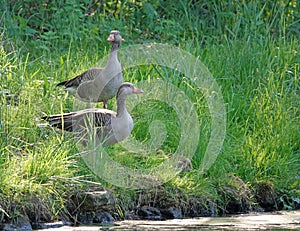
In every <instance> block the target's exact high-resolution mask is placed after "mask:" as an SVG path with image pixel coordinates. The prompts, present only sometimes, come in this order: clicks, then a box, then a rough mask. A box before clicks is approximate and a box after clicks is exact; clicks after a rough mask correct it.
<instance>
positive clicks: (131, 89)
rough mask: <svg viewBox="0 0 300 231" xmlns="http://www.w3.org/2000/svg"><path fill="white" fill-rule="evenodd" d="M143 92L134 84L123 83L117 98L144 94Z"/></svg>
mask: <svg viewBox="0 0 300 231" xmlns="http://www.w3.org/2000/svg"><path fill="white" fill-rule="evenodd" d="M142 93H144V92H143V90H141V89H138V88H136V87H135V86H134V85H133V84H132V83H126V82H125V83H122V84H121V86H120V87H119V90H118V92H117V98H119V97H122V96H123V97H124V96H126V95H130V94H142Z"/></svg>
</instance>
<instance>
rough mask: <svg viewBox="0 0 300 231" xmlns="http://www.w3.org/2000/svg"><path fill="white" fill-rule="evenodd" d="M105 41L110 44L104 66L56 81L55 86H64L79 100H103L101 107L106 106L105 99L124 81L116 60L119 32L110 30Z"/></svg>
mask: <svg viewBox="0 0 300 231" xmlns="http://www.w3.org/2000/svg"><path fill="white" fill-rule="evenodd" d="M107 41H109V42H112V46H111V50H110V54H109V57H108V62H107V64H106V66H105V67H104V68H91V69H89V70H87V71H85V72H83V73H82V74H80V75H78V76H75V77H74V78H72V79H69V80H66V81H63V82H60V83H58V84H57V86H64V87H65V90H67V91H68V92H69V93H71V94H72V95H74V96H75V97H76V98H78V99H80V100H81V101H84V102H87V103H89V104H90V103H96V102H103V107H104V108H107V101H108V100H109V99H111V98H113V97H114V96H115V95H116V93H117V91H118V88H119V87H120V85H121V83H123V82H124V80H123V75H122V68H121V64H120V63H119V60H118V49H119V47H120V45H121V41H122V37H121V35H120V32H119V31H116V30H113V31H111V32H110V35H109V37H108V38H107Z"/></svg>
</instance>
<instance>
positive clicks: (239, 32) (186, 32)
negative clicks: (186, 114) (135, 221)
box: [0, 1, 300, 221]
mask: <svg viewBox="0 0 300 231" xmlns="http://www.w3.org/2000/svg"><path fill="white" fill-rule="evenodd" d="M29 2H30V1H29ZM74 2H75V1H70V2H69V3H68V4H66V5H63V6H62V8H57V7H58V6H55V4H53V3H54V2H51V1H50V3H49V4H50V5H49V9H51V10H50V11H47V10H46V9H45V8H43V6H41V5H40V6H39V7H40V9H41V10H40V12H37V9H38V8H35V7H34V6H33V5H30V3H28V4H29V5H30V6H27V5H26V4H27V3H21V2H18V3H17V4H16V5H14V6H11V5H10V3H9V2H5V3H3V4H2V5H1V9H3V10H4V11H3V12H4V13H3V14H2V17H1V19H0V20H1V21H0V22H1V26H0V27H1V29H2V31H3V33H2V34H1V35H0V36H1V47H0V59H1V60H0V92H1V94H0V100H1V113H0V136H1V140H0V153H1V158H0V172H1V178H0V218H1V219H4V218H3V216H1V214H5V215H6V216H4V217H5V219H13V218H14V217H16V216H18V215H20V214H21V215H22V213H24V211H26V212H28V213H29V211H39V209H40V207H39V206H44V207H45V208H46V209H45V211H46V213H45V214H41V218H43V219H52V218H55V217H57V216H58V215H59V214H60V213H61V212H62V211H63V210H64V205H65V202H66V198H68V196H69V195H68V194H70V193H72V190H73V189H72V187H71V188H70V182H72V183H74V182H76V180H77V179H78V177H83V178H85V177H89V179H90V175H91V174H92V173H91V172H90V171H89V169H87V167H86V166H85V165H84V163H83V162H82V161H81V160H80V158H78V152H79V150H78V149H77V146H76V145H75V143H74V142H73V140H72V139H71V138H70V137H69V136H68V135H66V134H57V133H56V132H55V131H52V130H49V129H45V128H40V127H38V126H37V124H38V123H39V122H40V121H37V120H36V118H38V117H40V116H42V115H45V114H53V113H62V112H67V111H71V110H73V109H74V101H73V98H72V97H71V96H68V95H67V94H66V93H65V92H63V91H61V90H59V89H57V88H56V87H55V84H56V83H57V82H59V81H62V80H65V79H67V78H71V77H73V76H75V75H76V74H79V73H81V72H82V71H83V70H86V69H87V68H90V67H92V66H94V64H96V63H97V62H98V61H99V60H100V59H101V58H102V57H103V56H104V55H106V54H108V50H109V44H108V43H107V42H105V40H106V37H107V35H108V33H109V31H110V30H111V29H119V30H120V31H121V34H122V36H123V37H124V38H125V41H124V42H123V44H122V46H128V45H131V44H135V43H140V42H167V43H169V44H173V45H178V46H179V47H180V48H182V49H184V50H186V51H188V52H190V53H192V54H194V55H195V56H199V57H200V59H201V61H202V62H203V63H204V64H205V65H206V66H207V67H208V69H209V70H210V72H211V73H212V75H213V76H214V77H215V79H216V81H217V82H218V84H219V86H220V87H221V89H222V93H223V97H224V101H225V104H226V110H227V128H226V129H227V133H226V139H225V142H224V146H223V149H222V152H221V153H220V155H219V156H218V159H217V160H216V162H215V163H214V165H213V166H212V167H211V168H210V169H209V171H208V172H206V173H205V174H202V173H200V172H199V170H198V168H199V166H200V165H201V160H202V157H203V153H204V152H205V149H206V146H207V142H208V139H209V136H210V119H209V113H208V109H207V106H206V103H205V100H204V99H203V95H202V94H201V91H199V89H196V88H195V86H194V85H193V84H192V83H190V82H188V81H184V80H182V76H181V75H180V73H177V72H176V71H174V70H170V69H168V68H163V67H156V66H141V67H139V68H135V69H132V70H126V72H124V77H125V80H126V81H130V82H133V83H137V82H138V81H139V80H148V81H153V80H155V79H164V80H168V81H169V82H170V83H172V84H174V85H175V86H178V87H179V88H180V89H181V90H183V91H185V93H186V94H187V95H188V96H189V97H190V99H191V100H192V101H193V102H195V103H196V106H197V107H196V111H197V113H198V115H199V118H201V121H199V122H200V124H201V140H200V141H199V145H198V148H197V152H196V153H195V155H194V157H193V159H192V164H193V169H192V170H191V172H188V173H185V174H183V175H179V176H176V177H175V178H174V179H172V180H171V181H169V182H167V183H166V184H164V185H163V190H164V191H165V196H166V198H171V199H174V200H177V202H178V203H190V202H191V201H190V200H191V198H193V196H194V195H198V196H199V198H203V200H201V201H200V202H199V201H198V202H199V203H200V204H201V205H203V206H208V204H209V203H215V204H219V205H225V204H226V202H225V201H222V197H221V196H220V188H221V187H222V186H223V185H224V184H226V183H228V182H229V177H228V174H232V175H235V176H238V177H240V178H241V179H242V180H243V181H244V182H246V183H248V184H249V185H251V186H253V187H254V186H255V185H256V184H257V183H258V182H260V181H268V182H271V183H272V184H273V185H274V186H275V188H276V189H277V190H278V192H279V193H281V195H288V197H292V198H299V196H300V189H299V184H300V180H299V177H300V173H299V169H300V143H299V137H300V129H299V125H300V121H299V120H300V116H299V115H300V112H299V110H300V109H299V108H300V103H299V102H300V97H299V95H300V87H299V86H300V83H299V79H300V74H299V73H300V70H299V61H300V56H299V50H300V44H299V39H298V38H299V30H297V28H299V4H298V3H297V2H296V1H290V2H289V4H288V5H287V4H286V3H285V1H276V2H273V3H271V2H270V3H269V2H268V3H264V2H259V3H257V4H254V2H252V1H250V2H248V3H246V2H244V1H243V2H233V3H231V4H227V3H225V2H224V1H203V2H201V3H199V4H198V5H197V4H196V3H195V2H194V1H179V2H178V3H177V4H178V5H177V6H176V7H174V3H173V2H172V3H171V2H169V1H165V2H158V1H147V2H145V3H142V2H137V3H134V2H131V1H129V2H126V3H125V2H124V3H123V2H122V3H118V4H117V5H114V4H113V3H110V4H108V3H107V4H105V5H103V6H101V7H102V8H101V7H100V6H99V8H97V9H98V10H99V9H101V10H100V12H99V11H97V10H95V11H94V12H95V14H92V13H91V12H90V11H87V6H85V5H84V4H79V3H77V2H76V4H75V6H74V4H73V3H74ZM71 3H72V4H71ZM22 4H25V5H22ZM28 9H30V10H32V11H33V12H35V13H36V14H35V13H33V14H31V15H32V16H30V17H29V15H28V14H29V13H30V12H29V11H28ZM58 9H59V10H58ZM89 9H90V8H89ZM95 9H96V6H95ZM165 9H168V10H165ZM90 10H91V11H92V10H93V9H90ZM86 11H87V12H86ZM49 12H50V13H49ZM65 12H70V13H69V14H68V15H67V16H68V17H62V15H65ZM199 15H201V16H202V17H199ZM60 19H63V20H65V23H59V24H58V23H57V21H58V20H60ZM179 19H180V20H179ZM65 25H67V26H65ZM142 97H143V96H141V98H142ZM114 104H115V101H114V100H112V101H111V102H110V105H109V106H110V107H113V106H114ZM132 113H133V116H134V121H135V128H134V130H133V135H134V137H135V138H136V139H137V140H138V141H140V142H141V143H143V142H146V141H147V140H149V139H150V133H149V131H148V127H149V122H148V121H149V120H160V121H162V122H164V124H165V127H166V131H167V135H166V137H167V139H166V140H165V142H164V143H163V145H162V147H161V150H160V151H159V153H156V151H153V152H151V153H149V154H148V155H140V154H139V153H135V154H133V153H128V152H126V150H124V149H122V147H121V146H120V145H116V146H114V147H111V148H109V150H110V152H111V156H112V157H113V158H114V159H115V160H116V161H118V162H120V163H122V164H124V165H127V166H130V167H132V168H150V167H153V166H157V165H159V164H160V163H162V162H163V161H165V160H167V159H168V158H169V157H170V155H172V153H174V151H175V150H176V147H177V145H178V142H179V141H178V140H179V136H180V129H179V128H178V116H177V115H176V113H174V110H173V109H172V108H170V106H169V105H166V104H164V103H161V102H155V101H151V102H146V103H143V104H141V105H139V106H138V107H136V108H135V109H134V110H133V112H132ZM92 179H93V180H95V181H101V179H98V178H97V177H96V176H94V178H92ZM101 183H102V184H103V185H105V186H106V187H109V188H111V189H113V190H114V191H115V193H116V195H118V200H119V203H120V205H122V206H123V207H126V206H132V204H134V203H136V201H138V193H139V192H136V191H130V190H129V191H128V192H127V191H124V190H123V189H118V188H116V187H114V186H113V185H110V184H109V183H107V182H103V181H101ZM159 189H160V188H159ZM159 189H157V190H159ZM178 194H180V196H182V198H180V199H179V198H177V195H178ZM34 202H36V203H34ZM198 202H197V203H198ZM285 203H286V204H288V203H289V202H288V201H285ZM288 205H289V204H288ZM24 209H25V210H24ZM37 219H39V218H37ZM0 221H1V220H0Z"/></svg>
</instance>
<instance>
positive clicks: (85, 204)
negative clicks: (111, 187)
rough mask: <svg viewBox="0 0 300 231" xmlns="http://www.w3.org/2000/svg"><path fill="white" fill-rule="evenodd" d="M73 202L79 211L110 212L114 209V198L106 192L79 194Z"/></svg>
mask: <svg viewBox="0 0 300 231" xmlns="http://www.w3.org/2000/svg"><path fill="white" fill-rule="evenodd" d="M73 201H74V203H75V205H77V206H79V209H80V211H97V210H110V209H114V207H115V197H114V196H113V195H112V193H111V192H110V191H106V190H101V191H100V190H97V191H84V192H79V193H78V194H77V195H76V196H75V197H74V198H73ZM77 208H78V207H77Z"/></svg>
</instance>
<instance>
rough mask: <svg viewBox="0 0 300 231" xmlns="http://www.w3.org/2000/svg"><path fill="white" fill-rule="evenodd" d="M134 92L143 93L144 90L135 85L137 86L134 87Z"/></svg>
mask: <svg viewBox="0 0 300 231" xmlns="http://www.w3.org/2000/svg"><path fill="white" fill-rule="evenodd" d="M133 93H134V94H142V93H144V91H143V90H141V89H138V88H136V87H135V88H134V89H133Z"/></svg>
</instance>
